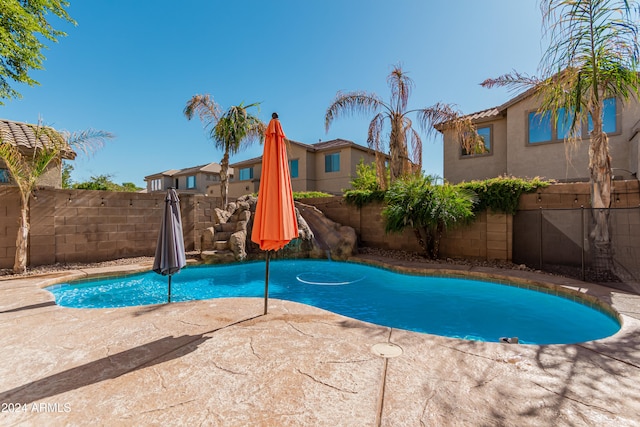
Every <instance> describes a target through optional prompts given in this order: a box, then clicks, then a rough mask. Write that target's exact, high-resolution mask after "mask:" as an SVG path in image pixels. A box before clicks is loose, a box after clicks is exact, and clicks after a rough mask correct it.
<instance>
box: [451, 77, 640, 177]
mask: <svg viewBox="0 0 640 427" xmlns="http://www.w3.org/2000/svg"><path fill="white" fill-rule="evenodd" d="M538 106H539V100H538V98H537V97H536V95H535V91H534V90H529V91H526V92H524V93H522V94H520V95H518V96H516V97H514V98H512V99H510V100H509V101H507V102H506V103H504V104H502V105H500V106H498V107H494V108H489V109H487V110H483V111H478V112H475V113H473V114H470V115H468V117H469V118H470V119H471V120H472V121H473V123H474V124H475V125H476V127H477V130H478V134H479V135H480V136H481V137H482V138H483V141H484V147H479V148H480V149H477V150H475V152H473V153H466V152H465V150H463V149H462V148H461V146H460V144H459V143H458V142H459V141H457V140H456V139H455V137H454V135H453V132H451V131H447V130H442V128H441V129H439V130H440V131H441V132H443V134H444V178H445V179H446V180H447V181H449V182H451V183H458V182H461V181H470V180H474V179H478V180H482V179H486V178H493V177H496V176H499V175H505V174H506V175H511V176H516V177H521V178H532V177H536V176H539V177H544V178H547V179H555V180H557V181H560V182H571V181H588V180H589V169H588V165H589V154H588V148H589V131H590V123H583V124H582V132H581V133H582V135H583V137H582V139H581V140H579V141H578V142H577V143H576V144H574V145H571V144H565V143H564V137H565V135H566V133H567V129H568V126H567V125H566V124H565V122H564V121H563V120H558V121H557V122H556V123H552V122H551V120H550V117H549V116H548V115H547V114H540V113H537V108H538ZM604 106H605V108H604V117H603V119H604V131H605V132H606V133H607V135H608V136H609V149H610V154H611V158H612V162H611V164H612V168H613V174H614V176H615V177H620V178H624V179H637V175H638V168H639V166H640V157H639V150H638V144H639V143H640V103H639V102H638V100H637V99H631V100H630V101H628V102H627V103H626V104H624V103H622V101H621V100H619V99H615V98H610V99H606V100H605V101H604ZM560 113H561V114H560V115H561V116H562V112H560Z"/></svg>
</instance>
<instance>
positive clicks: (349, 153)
mask: <svg viewBox="0 0 640 427" xmlns="http://www.w3.org/2000/svg"><path fill="white" fill-rule="evenodd" d="M287 154H288V157H289V169H290V172H291V187H292V189H293V191H322V192H325V193H329V194H341V193H342V190H344V189H348V188H350V187H351V185H350V181H351V179H353V178H354V177H355V176H356V166H357V165H358V163H359V162H360V159H362V160H363V161H364V163H365V164H370V163H372V162H374V161H375V152H374V151H373V150H371V149H370V148H368V147H364V146H362V145H359V144H356V143H354V142H352V141H348V140H345V139H333V140H330V141H324V142H317V143H315V144H304V143H302V142H298V141H292V140H289V148H288V150H287ZM231 166H233V168H234V170H235V171H236V173H235V176H234V177H233V179H232V180H231V181H230V182H229V197H230V198H237V197H240V196H242V195H244V194H249V193H255V192H257V191H258V189H259V187H260V173H261V171H262V157H255V158H253V159H248V160H244V161H240V162H237V163H233V164H231ZM207 193H208V194H209V195H213V196H215V195H217V194H220V189H219V184H217V185H216V184H214V185H210V186H209V188H208V190H207Z"/></svg>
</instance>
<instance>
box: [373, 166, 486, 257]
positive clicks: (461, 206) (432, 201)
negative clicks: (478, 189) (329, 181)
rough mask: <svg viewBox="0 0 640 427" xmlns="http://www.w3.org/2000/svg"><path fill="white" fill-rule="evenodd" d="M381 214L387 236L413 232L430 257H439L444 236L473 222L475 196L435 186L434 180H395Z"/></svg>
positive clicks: (457, 189)
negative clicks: (391, 233)
mask: <svg viewBox="0 0 640 427" xmlns="http://www.w3.org/2000/svg"><path fill="white" fill-rule="evenodd" d="M385 200H386V202H387V207H386V208H385V209H384V210H383V211H382V215H383V216H384V218H385V220H386V225H385V230H386V231H387V232H398V233H399V232H402V231H403V230H404V229H405V228H407V227H410V228H412V229H413V231H414V233H415V236H416V238H417V239H418V243H419V244H420V246H421V247H422V248H423V249H424V251H425V254H426V256H427V257H429V258H432V259H436V258H438V256H439V254H440V240H441V238H442V233H444V231H445V230H447V229H448V228H451V227H454V226H456V225H459V224H463V223H466V222H467V221H468V220H470V219H471V218H473V215H474V214H473V204H474V202H475V200H476V199H475V194H474V193H473V192H471V191H467V190H464V189H461V188H459V187H455V186H453V185H450V184H448V183H444V184H442V185H436V178H435V177H433V176H412V177H405V178H402V179H398V180H396V181H395V182H394V183H393V184H392V185H391V187H390V188H389V190H388V191H387V194H386V197H385Z"/></svg>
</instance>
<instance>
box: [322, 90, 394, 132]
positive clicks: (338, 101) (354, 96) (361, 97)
mask: <svg viewBox="0 0 640 427" xmlns="http://www.w3.org/2000/svg"><path fill="white" fill-rule="evenodd" d="M380 108H387V109H389V107H388V106H387V105H386V104H385V103H384V102H382V100H381V99H380V98H379V97H378V95H376V94H375V93H367V92H362V91H357V92H348V93H342V92H338V93H337V94H336V97H335V99H334V100H333V102H332V103H331V105H330V106H329V108H327V112H326V114H325V116H324V127H325V130H326V131H327V132H328V131H329V127H331V123H333V121H334V120H335V119H337V118H339V117H341V116H346V115H350V114H354V113H358V114H371V113H377V112H378V110H379V109H380Z"/></svg>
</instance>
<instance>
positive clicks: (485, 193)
mask: <svg viewBox="0 0 640 427" xmlns="http://www.w3.org/2000/svg"><path fill="white" fill-rule="evenodd" d="M548 185H549V182H548V181H544V180H542V179H541V178H538V177H536V178H533V179H529V180H527V179H522V178H515V177H509V176H499V177H496V178H491V179H485V180H483V181H471V182H463V183H460V184H458V185H457V187H459V188H461V189H464V190H469V191H473V192H474V193H475V194H476V196H477V198H478V202H477V203H476V204H475V205H474V209H473V210H474V212H475V213H479V212H482V211H485V210H488V211H491V212H503V213H507V214H511V215H515V213H516V210H517V209H518V202H519V201H520V196H521V195H522V194H523V193H533V192H535V191H536V190H537V189H538V188H543V187H547V186H548Z"/></svg>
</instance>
